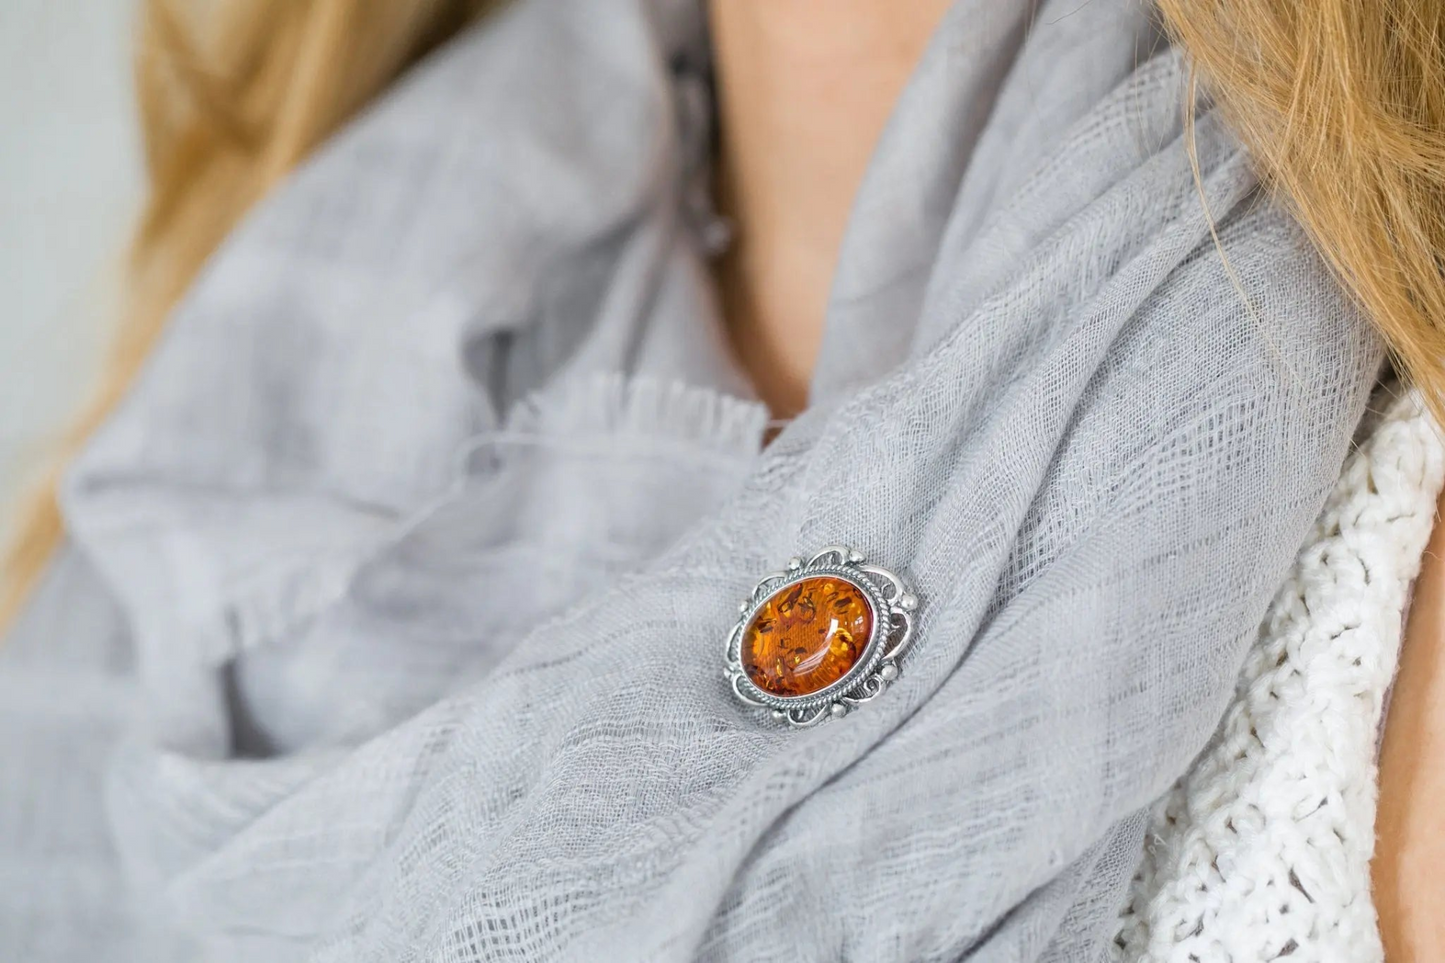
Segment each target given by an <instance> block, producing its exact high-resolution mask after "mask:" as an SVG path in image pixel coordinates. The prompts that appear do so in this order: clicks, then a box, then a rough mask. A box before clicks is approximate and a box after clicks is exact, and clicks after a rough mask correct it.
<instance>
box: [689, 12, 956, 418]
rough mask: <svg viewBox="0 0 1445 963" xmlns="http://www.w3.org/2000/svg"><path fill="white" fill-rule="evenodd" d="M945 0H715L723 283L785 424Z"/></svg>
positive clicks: (733, 332)
mask: <svg viewBox="0 0 1445 963" xmlns="http://www.w3.org/2000/svg"><path fill="white" fill-rule="evenodd" d="M949 5H950V0H715V2H713V3H711V4H709V19H710V21H711V26H712V34H713V49H714V57H715V64H716V71H717V78H718V91H719V113H720V115H721V119H722V121H721V143H720V158H719V184H718V202H719V205H720V207H721V208H722V210H723V212H724V213H725V214H727V215H729V216H730V217H731V218H732V220H733V222H734V224H735V226H736V230H737V233H736V238H735V242H734V245H733V247H732V248H731V249H730V250H729V252H728V254H727V255H726V256H725V257H724V258H723V259H722V262H721V263H720V265H719V267H718V283H719V288H720V290H721V293H722V300H723V308H724V312H725V314H726V315H727V320H728V327H729V331H730V336H731V340H732V343H733V348H734V350H735V351H736V353H737V355H738V358H739V360H740V361H741V362H742V365H743V367H744V368H745V369H746V370H747V372H748V373H749V374H750V375H751V376H752V380H753V383H754V385H755V386H756V387H757V390H758V393H759V395H760V396H761V398H762V400H763V401H764V402H766V403H767V405H768V406H769V408H771V409H772V411H773V413H774V414H775V415H777V416H778V417H782V418H787V417H791V416H793V415H795V414H797V413H798V412H799V411H801V410H802V409H803V408H804V407H805V406H806V405H807V403H808V383H809V379H810V377H811V375H812V370H813V364H814V362H815V361H816V359H817V356H818V348H819V346H820V344H821V343H822V338H823V315H824V310H825V308H826V305H827V300H828V290H829V287H830V285H831V284H832V279H833V268H834V264H835V263H836V261H837V259H838V248H839V245H840V244H841V242H842V239H843V230H844V227H845V225H846V223H847V219H848V213H849V210H850V208H851V207H852V203H853V197H854V195H855V194H856V193H857V192H858V187H859V184H860V183H861V181H862V179H863V172H864V168H865V167H866V166H867V164H868V159H869V156H870V155H871V154H872V151H873V147H874V144H875V143H876V141H877V140H878V136H879V134H880V133H881V132H882V130H883V125H884V124H885V123H886V122H887V120H888V115H889V114H890V112H891V111H892V109H893V104H894V102H895V101H897V99H898V96H899V94H900V93H902V91H903V88H904V86H905V85H906V84H907V82H908V77H909V75H910V74H911V73H912V71H913V68H914V66H915V65H916V64H917V62H918V60H919V58H920V57H921V56H922V55H923V48H924V47H925V46H926V45H927V43H928V38H929V37H930V36H931V35H932V33H933V30H934V27H935V26H937V24H938V22H939V21H940V20H941V19H942V17H943V13H944V11H945V10H946V9H948V7H949Z"/></svg>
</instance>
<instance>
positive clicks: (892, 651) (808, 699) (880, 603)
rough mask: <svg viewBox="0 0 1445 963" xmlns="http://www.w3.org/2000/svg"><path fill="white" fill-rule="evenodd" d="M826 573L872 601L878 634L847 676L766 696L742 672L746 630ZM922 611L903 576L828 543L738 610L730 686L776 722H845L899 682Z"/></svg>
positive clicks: (730, 649)
mask: <svg viewBox="0 0 1445 963" xmlns="http://www.w3.org/2000/svg"><path fill="white" fill-rule="evenodd" d="M822 575H831V576H834V577H835V578H841V579H843V580H845V581H847V582H849V583H850V584H852V585H854V586H856V587H857V588H858V590H859V591H861V592H862V593H863V597H864V599H865V600H867V602H868V606H869V608H870V610H871V613H872V616H873V630H872V632H871V633H869V636H868V644H867V645H866V646H865V647H864V649H863V655H862V657H861V658H860V659H859V660H858V661H857V662H856V663H855V664H854V665H853V667H852V668H851V669H849V670H848V673H847V674H846V675H844V676H843V677H842V678H841V679H839V680H838V681H836V682H834V683H833V684H832V685H830V686H828V687H827V688H825V689H820V690H818V691H817V692H811V693H809V694H808V695H805V696H795V697H791V698H787V697H783V696H775V695H772V694H771V693H768V692H764V691H763V690H762V689H760V688H758V686H757V685H755V684H754V683H753V681H752V680H751V679H749V678H748V676H747V673H746V672H744V671H743V667H742V651H741V650H742V636H743V631H744V630H745V629H746V628H747V626H748V623H749V622H751V621H752V619H753V616H754V615H756V614H757V612H758V609H760V608H762V606H763V603H764V602H766V601H767V600H768V599H770V598H772V597H773V596H774V595H775V594H777V593H778V592H779V591H781V590H782V589H785V588H787V587H788V586H789V585H794V584H796V583H798V582H801V581H803V580H804V579H809V578H816V577H818V576H822ZM917 609H918V596H916V595H914V594H913V593H912V592H911V591H910V590H909V588H908V586H907V584H906V583H905V582H904V581H903V579H902V577H901V576H899V575H897V574H895V573H893V572H890V571H889V570H887V569H885V568H881V567H879V566H877V565H869V564H867V562H866V559H865V558H864V557H863V553H862V552H859V551H856V550H855V549H852V548H849V547H848V546H846V545H829V546H827V547H826V548H822V549H819V550H818V551H817V552H814V553H813V555H812V556H811V557H810V558H808V559H807V560H806V561H804V560H803V558H801V557H796V558H793V559H790V560H789V561H788V567H787V569H786V570H785V571H782V572H773V573H772V574H770V575H766V576H764V577H763V578H762V579H761V580H759V582H758V583H757V585H755V586H754V587H753V590H752V592H751V593H749V595H748V597H747V598H745V599H743V601H742V604H741V605H739V606H738V613H739V614H738V620H737V622H736V624H734V625H733V627H732V631H731V632H729V633H728V636H727V646H726V652H725V656H726V668H725V676H726V678H727V681H728V688H730V689H731V690H732V693H733V695H734V696H735V697H736V698H737V699H738V701H739V702H742V703H743V704H744V705H747V706H750V707H752V708H760V709H769V710H771V712H772V716H773V718H774V719H776V720H778V721H779V722H786V723H788V725H790V726H792V727H794V728H797V729H806V728H808V727H809V726H815V725H817V724H818V723H820V722H822V721H823V720H824V719H829V718H832V719H839V718H842V717H843V716H846V715H847V714H848V713H849V712H850V711H851V710H853V709H855V708H857V707H858V706H860V705H863V704H864V703H865V702H871V701H872V700H874V699H876V698H877V697H878V696H879V695H881V694H882V693H883V691H884V690H885V689H887V688H888V685H889V683H891V682H893V681H894V680H896V679H897V678H898V676H899V673H900V671H901V670H900V668H899V659H900V658H901V657H902V656H903V653H904V651H905V650H906V649H907V648H908V646H909V645H910V644H911V643H912V641H913V618H914V612H915V611H917Z"/></svg>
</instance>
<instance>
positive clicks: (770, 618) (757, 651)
mask: <svg viewBox="0 0 1445 963" xmlns="http://www.w3.org/2000/svg"><path fill="white" fill-rule="evenodd" d="M872 631H873V611H872V609H870V608H869V607H868V599H867V598H866V597H865V596H864V595H863V593H862V591H861V590H859V588H858V587H857V586H856V585H854V584H853V583H851V582H849V581H847V580H845V579H841V578H833V577H832V576H829V575H819V576H816V577H814V578H807V579H803V580H802V581H801V582H796V583H794V584H792V585H789V586H787V587H786V588H782V589H779V590H778V591H777V592H776V593H774V595H773V596H772V597H771V598H769V599H768V600H767V601H766V602H764V603H763V606H762V608H760V609H758V611H757V613H756V614H755V615H754V616H753V618H752V621H750V622H748V624H747V627H746V628H745V629H743V638H742V653H741V655H742V664H743V671H744V672H746V673H747V674H748V678H749V679H751V680H753V684H754V685H756V686H757V687H758V688H759V689H762V690H763V691H764V692H767V693H769V694H771V695H775V696H784V697H790V696H804V695H809V694H811V693H814V692H817V691H819V690H820V689H825V688H827V687H828V686H830V685H832V684H833V683H834V682H837V681H838V680H839V679H841V678H843V676H844V675H846V674H847V673H848V670H849V669H851V668H853V666H854V665H855V664H856V663H857V661H858V660H859V659H860V658H861V657H862V655H863V650H864V648H866V647H867V645H868V636H869V635H870V634H871V633H872Z"/></svg>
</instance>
